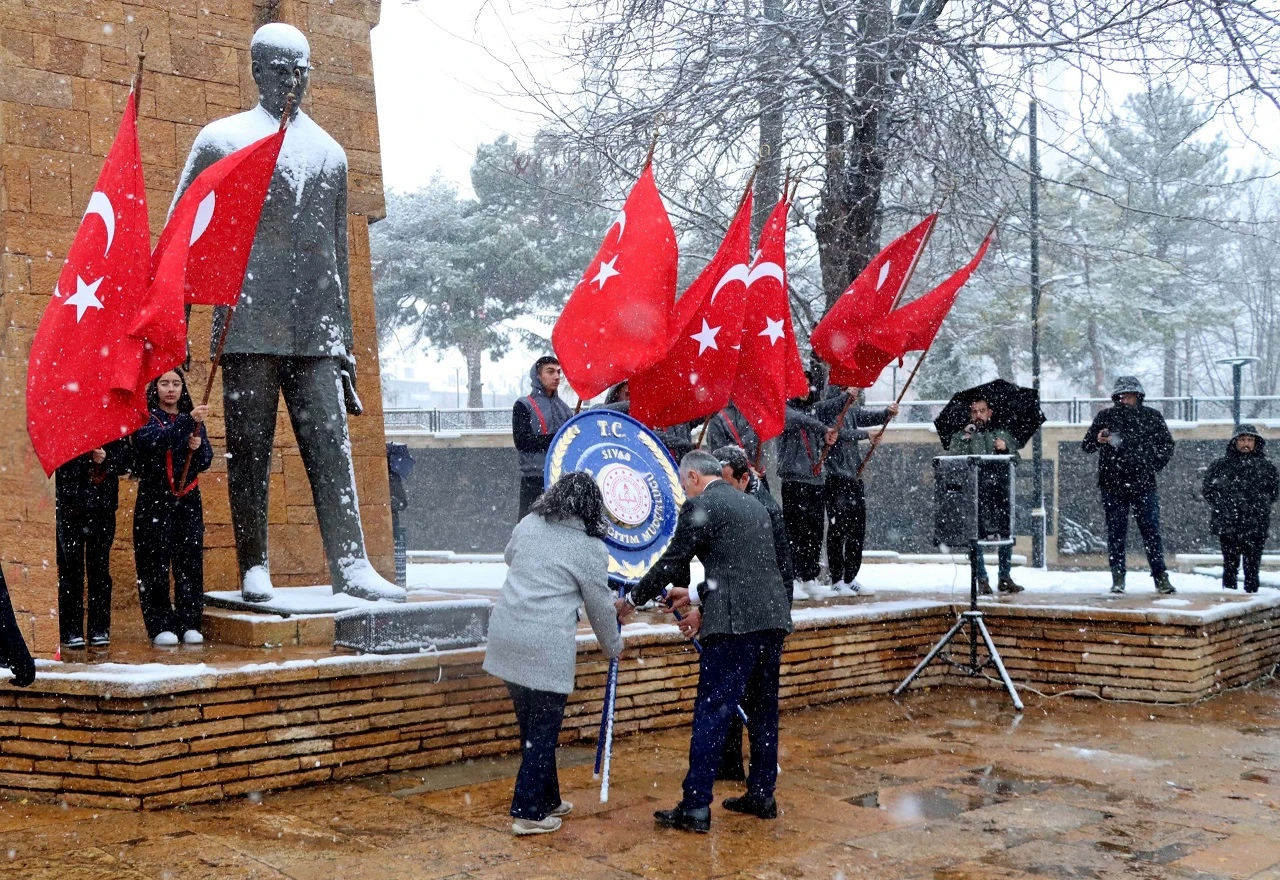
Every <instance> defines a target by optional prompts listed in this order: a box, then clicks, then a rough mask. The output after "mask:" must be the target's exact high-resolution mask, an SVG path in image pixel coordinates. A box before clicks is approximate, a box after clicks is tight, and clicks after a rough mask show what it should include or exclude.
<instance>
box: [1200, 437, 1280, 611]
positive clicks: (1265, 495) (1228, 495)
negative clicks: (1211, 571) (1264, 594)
mask: <svg viewBox="0 0 1280 880" xmlns="http://www.w3.org/2000/svg"><path fill="white" fill-rule="evenodd" d="M1266 450H1267V441H1266V440H1265V439H1263V437H1262V435H1261V434H1259V433H1258V430H1257V428H1255V427H1254V426H1253V425H1240V427H1238V428H1236V430H1235V433H1234V434H1232V435H1231V441H1230V442H1229V443H1227V453H1226V455H1224V456H1223V457H1222V458H1220V459H1218V460H1217V461H1215V462H1214V463H1213V464H1211V465H1209V470H1208V472H1207V473H1206V474H1205V475H1204V500H1205V501H1206V502H1208V504H1209V510H1210V512H1211V514H1212V519H1211V525H1212V527H1213V532H1214V534H1216V535H1217V536H1218V538H1219V540H1220V541H1221V542H1222V586H1223V587H1225V588H1226V589H1228V590H1234V589H1235V588H1236V574H1237V572H1239V570H1240V559H1241V557H1244V591H1245V592H1246V593H1256V592H1258V587H1259V586H1260V585H1261V578H1260V577H1259V573H1258V572H1259V568H1260V567H1261V564H1262V548H1263V547H1264V546H1265V545H1266V542H1267V531H1268V530H1269V529H1270V527H1271V505H1273V504H1275V503H1276V497H1277V496H1278V495H1280V479H1278V478H1277V474H1276V466H1275V465H1274V464H1272V463H1271V462H1270V461H1268V460H1267V452H1266Z"/></svg>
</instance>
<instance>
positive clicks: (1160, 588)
mask: <svg viewBox="0 0 1280 880" xmlns="http://www.w3.org/2000/svg"><path fill="white" fill-rule="evenodd" d="M1156 592H1157V593H1163V594H1165V595H1166V596H1168V595H1170V594H1171V593H1176V592H1178V591H1177V590H1175V589H1174V588H1173V584H1172V583H1170V582H1169V573H1168V572H1163V573H1161V575H1160V576H1159V577H1158V578H1156Z"/></svg>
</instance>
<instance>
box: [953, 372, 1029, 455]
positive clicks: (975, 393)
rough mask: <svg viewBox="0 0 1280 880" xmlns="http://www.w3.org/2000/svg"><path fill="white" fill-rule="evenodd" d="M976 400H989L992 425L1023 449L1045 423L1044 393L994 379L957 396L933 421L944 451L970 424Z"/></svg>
mask: <svg viewBox="0 0 1280 880" xmlns="http://www.w3.org/2000/svg"><path fill="white" fill-rule="evenodd" d="M975 400H985V401H986V402H987V403H989V404H990V405H991V409H992V410H994V411H995V414H994V415H993V416H992V417H991V424H992V425H993V426H994V427H997V428H1004V429H1005V430H1006V431H1008V432H1009V433H1010V434H1012V435H1013V439H1014V440H1016V441H1018V448H1019V449H1021V448H1022V447H1023V446H1026V445H1027V441H1028V440H1030V439H1031V437H1032V435H1034V434H1035V432H1036V429H1037V428H1039V427H1040V426H1041V425H1043V424H1044V413H1043V412H1042V411H1041V409H1040V392H1038V391H1036V390H1035V389H1034V388H1023V387H1022V386H1021V385H1014V384H1013V383H1012V382H1006V381H1005V380H1004V379H993V380H992V381H990V382H986V383H984V384H982V385H977V386H974V387H973V388H967V389H965V390H964V391H961V392H959V393H957V394H956V395H955V396H954V397H952V398H951V400H950V401H949V402H948V403H947V405H946V406H944V407H943V408H942V412H941V413H939V414H938V417H937V418H936V419H934V420H933V426H934V427H935V428H937V429H938V437H940V438H941V439H942V448H943V449H950V448H951V437H952V436H953V435H954V434H955V433H956V432H957V431H963V430H964V429H965V426H966V425H968V424H969V404H971V403H972V402H973V401H975Z"/></svg>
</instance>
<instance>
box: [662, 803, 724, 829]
mask: <svg viewBox="0 0 1280 880" xmlns="http://www.w3.org/2000/svg"><path fill="white" fill-rule="evenodd" d="M653 818H654V819H656V820H658V824H659V825H661V826H662V827H663V828H679V829H680V830H681V831H694V832H697V833H698V834H706V833H707V832H708V831H710V830H711V810H710V808H708V807H697V808H695V809H690V808H688V807H685V806H684V805H683V804H682V805H680V806H677V807H676V808H675V809H674V810H658V811H657V812H655V813H654V814H653Z"/></svg>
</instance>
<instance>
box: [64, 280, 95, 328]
mask: <svg viewBox="0 0 1280 880" xmlns="http://www.w3.org/2000/svg"><path fill="white" fill-rule="evenodd" d="M101 283H102V279H101V278H99V279H98V280H97V281H95V282H93V283H92V284H85V282H84V279H83V278H81V277H80V276H79V275H77V276H76V292H75V295H74V296H70V297H67V301H66V302H65V303H63V305H67V306H75V307H76V323H77V324H79V323H80V319H81V318H83V317H84V313H85V311H87V310H88V309H100V308H102V301H101V300H100V299H98V297H97V293H98V285H100V284H101Z"/></svg>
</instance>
